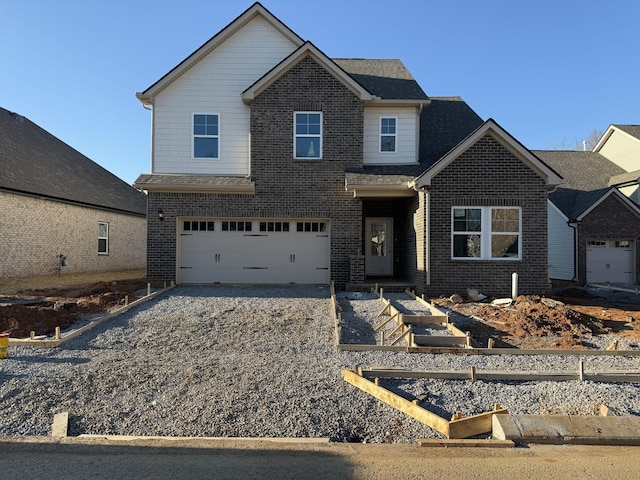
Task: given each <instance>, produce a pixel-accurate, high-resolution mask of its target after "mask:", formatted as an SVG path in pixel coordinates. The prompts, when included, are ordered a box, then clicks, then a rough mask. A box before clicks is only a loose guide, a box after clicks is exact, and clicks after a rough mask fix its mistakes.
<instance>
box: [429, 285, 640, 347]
mask: <svg viewBox="0 0 640 480" xmlns="http://www.w3.org/2000/svg"><path fill="white" fill-rule="evenodd" d="M432 300H433V302H434V303H435V304H436V305H438V306H440V307H444V308H446V309H449V310H452V311H454V312H456V313H459V314H461V315H463V316H464V317H465V320H466V321H465V324H464V329H465V330H466V331H469V332H470V333H471V336H472V338H473V339H474V341H475V343H477V345H476V346H479V347H486V346H487V342H488V340H489V339H490V338H492V339H493V340H494V342H495V343H494V346H495V347H498V348H509V347H516V348H523V349H549V348H550V349H553V348H556V349H587V348H590V347H591V345H590V342H589V340H590V338H592V336H594V335H615V336H620V337H624V338H628V339H640V296H638V295H634V294H625V293H621V292H612V293H610V294H606V295H604V296H600V295H595V294H593V293H591V292H590V291H589V290H588V289H583V288H567V289H565V290H563V291H562V293H561V294H559V295H554V296H549V297H540V296H536V295H530V296H519V297H517V298H516V299H515V301H513V302H512V303H510V304H504V305H492V304H491V303H489V302H454V301H452V300H451V299H449V298H439V299H432Z"/></svg>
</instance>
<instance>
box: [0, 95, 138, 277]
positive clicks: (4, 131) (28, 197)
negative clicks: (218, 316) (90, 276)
mask: <svg viewBox="0 0 640 480" xmlns="http://www.w3.org/2000/svg"><path fill="white" fill-rule="evenodd" d="M0 166H1V167H2V173H1V174H0V211H1V212H2V214H1V215H0V277H1V278H5V279H6V278H9V277H28V276H39V275H51V274H62V275H64V274H72V273H81V272H105V271H116V270H129V269H144V268H145V265H146V223H147V222H146V196H145V195H144V194H143V193H141V192H139V191H137V190H136V189H135V188H133V187H131V186H130V185H127V184H126V183H125V182H123V181H122V180H120V179H119V178H117V177H116V176H115V175H113V174H111V173H109V172H108V171H106V170H105V169H103V168H102V167H100V166H99V165H97V164H96V163H94V162H93V161H91V160H90V159H89V158H87V157H85V156H84V155H82V154H80V153H79V152H77V151H76V150H74V149H73V148H71V147H70V146H68V145H67V144H65V143H64V142H62V141H61V140H59V139H57V138H56V137H54V136H53V135H51V134H50V133H48V132H46V131H45V130H43V129H42V128H40V127H39V126H38V125H36V124H35V123H33V122H31V121H30V120H28V119H27V118H25V117H23V116H21V115H19V114H17V113H13V112H9V111H8V110H5V109H2V108H0ZM62 257H64V258H62ZM63 260H64V261H63Z"/></svg>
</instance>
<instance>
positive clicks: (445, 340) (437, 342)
mask: <svg viewBox="0 0 640 480" xmlns="http://www.w3.org/2000/svg"><path fill="white" fill-rule="evenodd" d="M413 341H414V343H415V344H416V345H419V346H424V347H429V346H433V347H435V346H440V347H450V346H454V345H460V346H466V345H467V342H468V340H467V337H466V336H464V337H458V336H455V335H453V336H444V335H414V336H413Z"/></svg>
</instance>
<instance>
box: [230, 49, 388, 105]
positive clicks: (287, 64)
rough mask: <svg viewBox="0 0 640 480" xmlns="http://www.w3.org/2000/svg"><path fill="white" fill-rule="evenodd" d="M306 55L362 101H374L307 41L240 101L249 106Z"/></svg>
mask: <svg viewBox="0 0 640 480" xmlns="http://www.w3.org/2000/svg"><path fill="white" fill-rule="evenodd" d="M306 55H311V57H312V58H313V59H314V60H315V61H317V62H318V63H319V64H320V65H322V67H323V68H325V69H327V70H328V71H329V72H330V73H331V74H332V75H334V76H335V77H336V78H338V80H340V82H341V83H342V84H343V85H345V86H346V87H347V88H348V89H349V90H351V91H352V92H353V93H354V94H356V95H357V96H358V97H359V98H360V99H361V100H363V101H372V100H374V99H376V98H377V97H375V96H374V95H372V94H371V93H369V92H368V91H367V90H366V89H365V88H364V87H362V85H360V84H359V83H358V82H356V81H355V80H354V79H353V78H352V77H351V76H350V75H349V74H347V73H346V72H345V71H344V70H343V69H342V68H340V67H339V66H338V65H337V64H336V63H335V62H334V61H333V60H331V59H330V58H329V57H327V56H326V55H325V54H324V53H323V52H322V51H321V50H320V49H319V48H318V47H316V46H315V45H314V44H313V43H311V42H309V41H307V42H305V43H304V44H303V45H301V46H300V48H298V49H297V50H296V51H295V52H293V53H292V54H291V55H289V56H288V57H287V58H285V59H284V60H282V61H281V62H280V63H279V64H278V65H276V66H275V67H274V68H272V69H271V70H270V71H268V72H267V73H266V74H265V75H263V76H262V78H260V79H259V80H258V81H257V82H255V83H254V84H253V85H251V86H250V87H249V88H247V89H246V90H245V91H244V92H242V100H243V101H244V102H245V103H247V104H249V103H251V102H252V101H253V100H254V99H255V97H256V96H258V95H259V94H260V93H261V92H262V91H263V90H265V89H266V88H267V87H269V85H271V84H272V83H273V82H275V81H276V80H277V79H278V78H280V77H281V76H282V75H284V74H285V73H286V72H287V71H288V70H289V69H290V68H291V67H293V66H294V65H295V64H296V63H298V62H299V61H300V60H301V59H302V58H304V57H305V56H306Z"/></svg>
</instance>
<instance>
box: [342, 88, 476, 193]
mask: <svg viewBox="0 0 640 480" xmlns="http://www.w3.org/2000/svg"><path fill="white" fill-rule="evenodd" d="M480 125H482V119H481V118H480V117H479V116H478V114H477V113H476V112H474V111H473V110H472V109H471V108H470V107H469V105H467V104H466V103H465V102H464V100H462V99H461V98H460V97H431V103H430V104H429V105H427V106H426V107H425V108H424V109H423V110H422V113H421V115H420V152H419V163H418V164H415V165H384V166H373V165H372V166H365V167H363V168H360V169H350V170H349V172H359V173H363V174H366V175H386V176H389V178H388V181H389V182H390V183H396V179H394V178H393V176H398V175H408V176H412V177H417V176H419V175H420V174H422V173H423V172H424V171H425V170H426V169H427V168H429V167H430V166H431V165H433V164H434V163H435V162H437V161H438V160H439V159H440V158H442V157H443V156H444V155H445V154H446V153H447V152H449V150H451V149H452V148H454V147H455V146H456V145H458V143H460V142H461V141H462V140H464V139H465V138H466V137H467V136H469V134H470V133H472V132H473V131H474V130H475V129H476V128H478V127H479V126H480ZM378 181H379V179H378Z"/></svg>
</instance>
